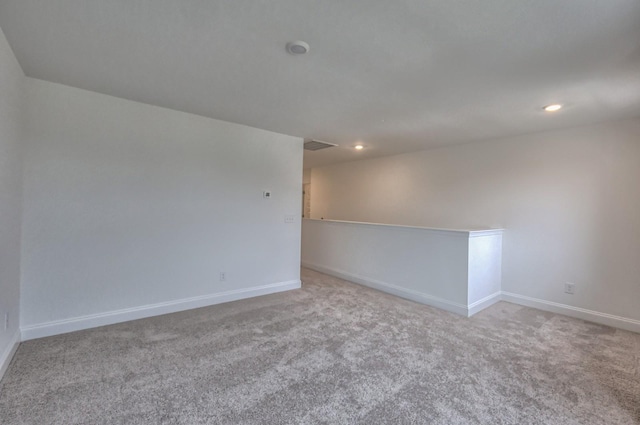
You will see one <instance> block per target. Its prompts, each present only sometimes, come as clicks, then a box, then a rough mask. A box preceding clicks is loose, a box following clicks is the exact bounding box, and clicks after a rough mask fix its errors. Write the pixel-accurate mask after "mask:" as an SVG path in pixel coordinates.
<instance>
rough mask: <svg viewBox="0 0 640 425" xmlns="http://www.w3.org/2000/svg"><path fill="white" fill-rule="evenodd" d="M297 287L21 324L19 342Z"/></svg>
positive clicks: (293, 283) (242, 291)
mask: <svg viewBox="0 0 640 425" xmlns="http://www.w3.org/2000/svg"><path fill="white" fill-rule="evenodd" d="M300 286H301V285H300V280H289V281H285V282H277V283H271V284H268V285H261V286H254V287H252V288H246V289H236V290H233V291H226V292H220V293H216V294H208V295H201V296H198V297H191V298H184V299H180V300H174V301H167V302H162V303H157V304H149V305H143V306H139V307H132V308H125V309H122V310H114V311H107V312H104V313H98V314H90V315H87V316H80V317H72V318H69V319H63V320H56V321H53V322H46V323H38V324H35V325H29V326H23V327H22V328H21V331H22V341H28V340H30V339H35V338H43V337H46V336H51V335H58V334H63V333H67V332H74V331H79V330H82V329H89V328H95V327H98V326H105V325H112V324H114V323H121V322H127V321H129V320H136V319H143V318H146V317H152V316H159V315H162V314H168V313H175V312H178V311H183V310H190V309H193V308H200V307H207V306H210V305H214V304H222V303H226V302H230V301H237V300H241V299H245V298H252V297H257V296H260V295H268V294H274V293H276V292H282V291H288V290H291V289H299V288H300Z"/></svg>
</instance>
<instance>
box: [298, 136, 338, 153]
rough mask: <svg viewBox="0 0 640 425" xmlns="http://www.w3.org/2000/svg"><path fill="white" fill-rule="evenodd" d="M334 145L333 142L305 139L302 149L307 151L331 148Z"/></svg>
mask: <svg viewBox="0 0 640 425" xmlns="http://www.w3.org/2000/svg"><path fill="white" fill-rule="evenodd" d="M334 146H338V145H334V144H333V143H327V142H322V141H320V140H313V139H312V140H305V142H304V149H305V150H307V151H319V150H320V149H326V148H332V147H334Z"/></svg>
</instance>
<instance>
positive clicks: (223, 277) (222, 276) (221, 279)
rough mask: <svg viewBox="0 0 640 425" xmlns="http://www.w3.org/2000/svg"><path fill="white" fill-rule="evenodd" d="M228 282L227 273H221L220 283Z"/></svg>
mask: <svg viewBox="0 0 640 425" xmlns="http://www.w3.org/2000/svg"><path fill="white" fill-rule="evenodd" d="M225 280H227V274H226V273H225V272H220V282H224V281H225Z"/></svg>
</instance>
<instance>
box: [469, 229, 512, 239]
mask: <svg viewBox="0 0 640 425" xmlns="http://www.w3.org/2000/svg"><path fill="white" fill-rule="evenodd" d="M503 233H504V229H489V230H471V231H469V238H482V237H485V236H496V235H502V234H503Z"/></svg>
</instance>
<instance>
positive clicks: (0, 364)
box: [0, 330, 20, 380]
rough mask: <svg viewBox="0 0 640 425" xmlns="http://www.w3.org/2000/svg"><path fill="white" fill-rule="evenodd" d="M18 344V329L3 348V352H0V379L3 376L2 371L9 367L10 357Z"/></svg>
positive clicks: (11, 357)
mask: <svg viewBox="0 0 640 425" xmlns="http://www.w3.org/2000/svg"><path fill="white" fill-rule="evenodd" d="M19 345H20V331H19V330H17V331H16V332H15V333H14V334H13V337H12V338H11V341H9V345H7V348H5V350H4V352H3V353H2V354H0V380H2V377H3V376H4V373H5V372H6V371H7V369H8V368H9V364H10V363H11V359H13V355H14V354H15V353H16V351H17V350H18V346H19Z"/></svg>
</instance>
